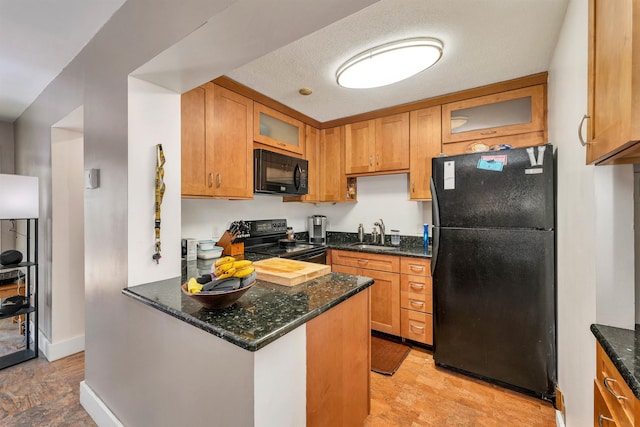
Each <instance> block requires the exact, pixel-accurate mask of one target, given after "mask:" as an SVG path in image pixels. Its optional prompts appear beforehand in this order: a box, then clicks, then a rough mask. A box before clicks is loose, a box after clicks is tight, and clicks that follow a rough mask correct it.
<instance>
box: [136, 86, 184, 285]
mask: <svg viewBox="0 0 640 427" xmlns="http://www.w3.org/2000/svg"><path fill="white" fill-rule="evenodd" d="M156 144H162V150H163V152H164V156H165V165H164V183H165V186H166V190H165V194H164V198H163V201H162V204H161V210H160V212H161V227H160V239H161V248H162V250H161V254H162V258H161V259H160V262H159V263H156V262H155V261H154V260H153V259H152V256H153V254H154V253H155V229H154V224H155V174H156ZM128 147H129V154H128V155H129V159H130V161H129V186H128V204H129V206H136V208H135V209H129V210H128V222H129V224H135V226H131V227H129V229H128V234H129V237H128V245H129V249H128V254H129V262H128V266H129V273H128V277H129V280H128V286H135V285H139V284H141V283H148V282H152V281H156V280H161V279H165V278H167V277H172V276H177V275H178V271H180V258H181V249H180V171H181V169H180V95H179V94H176V93H175V92H172V91H170V90H167V89H164V88H161V87H159V86H156V85H154V84H152V83H148V82H145V81H143V80H139V79H136V78H133V77H129V145H128Z"/></svg>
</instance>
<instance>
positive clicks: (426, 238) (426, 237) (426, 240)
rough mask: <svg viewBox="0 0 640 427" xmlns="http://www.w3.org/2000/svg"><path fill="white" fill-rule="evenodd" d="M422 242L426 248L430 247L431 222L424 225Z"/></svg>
mask: <svg viewBox="0 0 640 427" xmlns="http://www.w3.org/2000/svg"><path fill="white" fill-rule="evenodd" d="M422 244H423V245H424V248H425V249H427V248H428V247H429V224H425V225H424V229H423V233H422Z"/></svg>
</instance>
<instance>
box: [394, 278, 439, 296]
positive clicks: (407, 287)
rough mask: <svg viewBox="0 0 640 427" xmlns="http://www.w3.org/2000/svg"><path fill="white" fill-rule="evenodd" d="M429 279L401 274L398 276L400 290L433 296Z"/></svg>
mask: <svg viewBox="0 0 640 427" xmlns="http://www.w3.org/2000/svg"><path fill="white" fill-rule="evenodd" d="M432 286H433V285H432V283H431V277H425V276H413V275H410V274H403V275H401V276H400V290H401V291H403V292H412V293H416V294H424V295H433V292H432Z"/></svg>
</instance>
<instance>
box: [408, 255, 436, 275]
mask: <svg viewBox="0 0 640 427" xmlns="http://www.w3.org/2000/svg"><path fill="white" fill-rule="evenodd" d="M400 272H401V273H402V274H415V275H418V276H431V260H429V259H426V258H406V257H403V258H401V259H400Z"/></svg>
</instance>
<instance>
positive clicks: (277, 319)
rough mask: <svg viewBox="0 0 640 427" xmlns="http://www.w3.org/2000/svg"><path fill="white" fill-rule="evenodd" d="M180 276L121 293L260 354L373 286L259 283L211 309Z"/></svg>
mask: <svg viewBox="0 0 640 427" xmlns="http://www.w3.org/2000/svg"><path fill="white" fill-rule="evenodd" d="M181 283H182V280H181V278H180V277H176V278H172V279H167V280H162V281H158V282H152V283H148V284H144V285H139V286H133V287H130V288H125V289H123V290H122V293H123V294H125V295H127V296H130V297H132V298H134V299H136V300H138V301H140V302H142V303H144V304H147V305H149V306H151V307H154V308H156V309H158V310H160V311H163V312H165V313H167V314H169V315H171V316H173V317H176V318H178V319H180V320H183V321H185V322H187V323H189V324H191V325H193V326H195V327H198V328H200V329H202V330H204V331H207V332H210V333H211V334H213V335H215V336H217V337H220V338H222V339H224V340H226V341H229V342H230V343H233V344H235V345H237V346H239V347H242V348H244V349H246V350H249V351H256V350H259V349H261V348H262V347H264V346H266V345H267V344H269V343H271V342H273V341H275V340H276V339H278V338H280V337H281V336H283V335H285V334H286V333H288V332H290V331H292V330H294V329H295V328H297V327H298V326H300V325H302V324H304V323H306V322H308V321H309V320H311V319H313V318H314V317H317V316H318V315H320V314H322V313H324V312H325V311H327V310H329V309H330V308H332V307H334V306H336V305H338V304H339V303H341V302H342V301H345V300H347V299H348V298H350V297H352V296H353V295H355V294H357V293H359V292H361V291H362V290H364V289H366V288H368V287H369V286H371V285H372V284H373V280H372V279H370V278H368V277H361V276H352V275H349V274H340V273H330V274H328V275H326V276H323V277H320V278H317V279H314V280H310V281H308V282H305V283H302V284H300V285H296V286H292V287H288V286H281V285H277V284H275V283H270V282H265V281H262V280H258V281H257V283H256V284H255V285H254V286H253V287H252V288H251V289H249V290H248V291H247V293H246V294H244V295H243V296H242V297H240V299H239V300H238V301H237V302H236V303H235V304H234V305H232V306H231V307H228V308H225V309H221V310H211V309H207V308H205V307H203V306H202V305H200V304H199V303H198V302H197V301H195V300H193V299H191V298H190V297H189V296H187V295H184V294H183V293H182V290H181V289H180V285H181Z"/></svg>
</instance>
